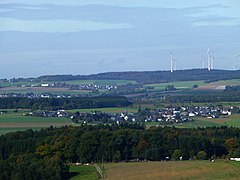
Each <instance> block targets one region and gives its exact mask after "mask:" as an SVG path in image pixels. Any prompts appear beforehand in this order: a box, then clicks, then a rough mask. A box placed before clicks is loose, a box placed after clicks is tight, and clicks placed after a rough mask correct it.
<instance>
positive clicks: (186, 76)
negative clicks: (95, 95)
mask: <svg viewBox="0 0 240 180" xmlns="http://www.w3.org/2000/svg"><path fill="white" fill-rule="evenodd" d="M237 78H240V71H239V70H238V71H229V70H211V71H208V70H207V69H189V70H178V71H175V72H173V73H171V72H170V71H128V72H106V73H99V74H92V75H46V76H40V77H38V78H35V79H33V80H34V81H69V80H90V79H91V80H93V79H94V80H135V81H137V82H139V83H143V84H146V83H164V82H173V81H195V80H203V81H206V82H212V81H217V80H229V79H237Z"/></svg>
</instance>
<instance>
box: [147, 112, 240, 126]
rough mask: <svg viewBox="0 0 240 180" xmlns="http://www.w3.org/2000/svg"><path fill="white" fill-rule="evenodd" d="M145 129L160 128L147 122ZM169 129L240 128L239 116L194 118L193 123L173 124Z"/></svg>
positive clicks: (156, 123) (157, 124)
mask: <svg viewBox="0 0 240 180" xmlns="http://www.w3.org/2000/svg"><path fill="white" fill-rule="evenodd" d="M145 125H146V128H150V127H151V126H161V127H163V126H164V125H160V124H159V123H158V122H147V123H145ZM167 126H169V127H172V126H175V127H177V128H198V127H220V126H228V127H231V126H232V127H237V128H240V114H233V115H231V116H227V117H220V118H211V119H208V118H203V117H195V118H194V121H193V122H187V123H174V124H171V125H167Z"/></svg>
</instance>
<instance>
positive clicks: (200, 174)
mask: <svg viewBox="0 0 240 180" xmlns="http://www.w3.org/2000/svg"><path fill="white" fill-rule="evenodd" d="M239 168H240V163H238V162H224V161H220V160H219V161H216V162H214V163H211V162H210V161H165V162H139V163H115V164H105V170H106V175H107V178H106V179H107V180H111V179H114V180H117V179H124V180H125V179H126V180H128V179H129V180H130V179H131V180H132V179H139V180H141V179H189V180H190V179H239V178H240V174H239V173H238V172H239Z"/></svg>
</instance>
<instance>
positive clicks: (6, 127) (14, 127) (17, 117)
mask: <svg viewBox="0 0 240 180" xmlns="http://www.w3.org/2000/svg"><path fill="white" fill-rule="evenodd" d="M64 125H72V122H71V120H70V119H69V118H65V117H32V116H23V115H22V112H21V111H20V112H17V113H14V112H11V111H8V113H7V114H0V134H6V133H8V132H14V131H23V130H27V129H33V130H38V129H41V128H46V127H50V126H53V127H60V126H64Z"/></svg>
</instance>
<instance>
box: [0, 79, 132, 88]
mask: <svg viewBox="0 0 240 180" xmlns="http://www.w3.org/2000/svg"><path fill="white" fill-rule="evenodd" d="M56 82H61V83H66V84H98V85H124V84H129V83H131V84H136V81H131V80H71V81H56ZM56 82H54V81H45V82H11V83H10V82H0V87H21V86H22V85H23V86H31V85H41V84H54V83H56Z"/></svg>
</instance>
